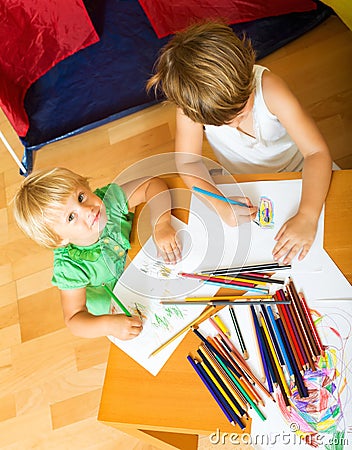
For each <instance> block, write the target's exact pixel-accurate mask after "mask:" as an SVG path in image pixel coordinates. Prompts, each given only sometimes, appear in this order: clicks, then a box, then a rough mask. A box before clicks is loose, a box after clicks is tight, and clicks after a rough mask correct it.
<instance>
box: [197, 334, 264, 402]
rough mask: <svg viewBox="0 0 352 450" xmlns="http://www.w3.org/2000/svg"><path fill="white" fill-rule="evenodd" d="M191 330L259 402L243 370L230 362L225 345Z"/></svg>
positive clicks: (249, 394)
mask: <svg viewBox="0 0 352 450" xmlns="http://www.w3.org/2000/svg"><path fill="white" fill-rule="evenodd" d="M193 331H194V333H195V334H196V335H197V336H198V337H199V338H200V339H201V340H202V341H203V343H204V345H205V346H206V347H207V348H208V349H209V351H210V352H211V353H212V354H213V355H214V357H215V356H217V358H218V359H220V360H221V361H222V362H223V364H225V366H226V367H227V368H228V369H230V370H231V371H232V373H233V375H234V376H235V377H237V379H238V381H239V382H241V383H242V388H243V389H244V390H245V391H246V393H247V395H248V396H250V397H251V399H252V400H253V401H257V402H260V401H261V398H260V397H259V396H258V394H257V393H256V392H255V390H254V388H253V387H252V386H251V384H250V383H249V382H248V380H247V378H246V377H245V373H244V372H243V370H242V369H241V368H239V367H238V365H237V364H236V362H235V364H236V368H235V367H234V365H233V364H232V361H230V360H229V358H228V353H227V350H228V349H227V348H226V347H223V346H222V343H221V342H220V341H219V342H218V344H217V343H216V340H215V339H214V340H213V339H212V338H211V337H210V336H208V338H205V337H204V336H203V335H202V334H201V333H200V332H199V331H197V330H196V331H195V330H193ZM209 344H210V345H209ZM214 349H215V351H214ZM241 392H242V391H241ZM261 403H263V402H261Z"/></svg>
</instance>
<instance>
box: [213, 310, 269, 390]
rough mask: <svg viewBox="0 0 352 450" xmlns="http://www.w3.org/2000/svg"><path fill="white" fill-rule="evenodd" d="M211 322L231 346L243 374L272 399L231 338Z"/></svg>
mask: <svg viewBox="0 0 352 450" xmlns="http://www.w3.org/2000/svg"><path fill="white" fill-rule="evenodd" d="M209 322H210V323H211V324H212V325H213V326H214V328H215V329H216V330H217V331H218V333H219V334H220V335H221V337H222V338H223V339H224V341H225V342H226V344H227V345H228V346H229V348H230V349H231V350H232V353H231V354H232V356H233V357H234V358H235V359H236V362H237V364H238V365H239V366H240V367H241V369H242V370H243V372H244V373H245V374H246V376H247V377H248V378H249V379H250V380H251V381H252V382H253V384H257V385H258V387H259V388H260V389H261V390H262V391H263V392H264V393H265V394H266V395H267V396H268V397H270V398H272V396H271V394H270V392H268V390H267V389H266V387H265V386H264V385H263V383H262V382H261V381H260V380H259V379H258V378H257V377H256V376H255V375H254V373H253V372H252V371H251V369H250V368H249V366H248V364H247V363H246V360H245V359H244V358H243V356H242V355H241V354H240V353H239V352H238V350H237V349H236V348H235V347H234V345H233V344H232V342H231V341H230V340H229V338H228V337H227V336H226V334H224V333H223V332H222V331H221V330H220V328H219V327H218V326H217V325H216V323H215V322H214V321H213V320H212V319H211V317H210V318H209Z"/></svg>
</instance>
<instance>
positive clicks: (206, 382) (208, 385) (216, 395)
mask: <svg viewBox="0 0 352 450" xmlns="http://www.w3.org/2000/svg"><path fill="white" fill-rule="evenodd" d="M187 359H188V361H189V362H190V363H191V365H192V367H193V369H194V370H195V371H196V373H197V374H198V376H199V378H200V379H201V380H202V382H203V384H204V385H205V387H206V388H207V389H208V391H209V392H210V394H211V395H212V397H213V398H214V400H215V401H216V403H217V404H218V406H219V407H220V409H221V410H222V412H223V413H224V415H225V416H226V418H227V419H228V421H229V422H230V423H231V424H232V425H235V422H234V420H233V418H232V417H231V415H230V413H229V412H228V411H227V408H226V407H225V406H224V404H223V402H224V400H223V401H221V400H220V395H219V393H218V392H216V390H215V389H214V387H213V386H212V385H211V383H210V382H209V380H208V379H207V378H206V377H205V376H204V373H202V371H201V370H200V366H199V365H198V364H196V363H195V362H194V360H193V359H192V358H191V356H189V355H188V356H187Z"/></svg>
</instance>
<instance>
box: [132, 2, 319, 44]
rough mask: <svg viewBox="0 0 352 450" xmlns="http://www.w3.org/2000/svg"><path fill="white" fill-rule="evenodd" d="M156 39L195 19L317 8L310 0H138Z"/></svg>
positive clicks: (245, 18)
mask: <svg viewBox="0 0 352 450" xmlns="http://www.w3.org/2000/svg"><path fill="white" fill-rule="evenodd" d="M139 3H140V4H141V6H142V7H143V9H144V12H145V14H146V15H147V16H148V19H149V20H150V23H151V25H152V27H153V28H154V31H155V33H156V35H157V36H158V38H162V37H165V36H167V35H168V34H173V33H175V32H176V31H179V30H182V29H184V28H186V27H187V26H188V25H190V24H192V23H195V22H196V21H197V20H198V21H199V20H204V19H215V20H216V19H217V20H222V21H224V22H225V23H227V24H234V23H241V22H249V21H251V20H255V19H260V18H263V17H270V16H280V15H282V14H288V13H291V12H302V11H311V10H313V9H316V8H317V5H316V3H315V2H314V1H313V0H247V1H246V0H201V1H199V0H173V1H170V0H139Z"/></svg>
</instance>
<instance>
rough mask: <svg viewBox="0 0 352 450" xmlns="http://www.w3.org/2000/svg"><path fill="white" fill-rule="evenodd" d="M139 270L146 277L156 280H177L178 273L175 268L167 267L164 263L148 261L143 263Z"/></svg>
mask: <svg viewBox="0 0 352 450" xmlns="http://www.w3.org/2000/svg"><path fill="white" fill-rule="evenodd" d="M139 270H140V271H141V272H143V273H144V274H146V275H149V276H151V277H154V278H162V279H168V278H176V277H177V272H176V270H174V268H173V267H171V266H168V265H166V264H165V263H164V262H163V261H151V260H150V259H146V260H144V261H142V263H141V265H140V267H139Z"/></svg>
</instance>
